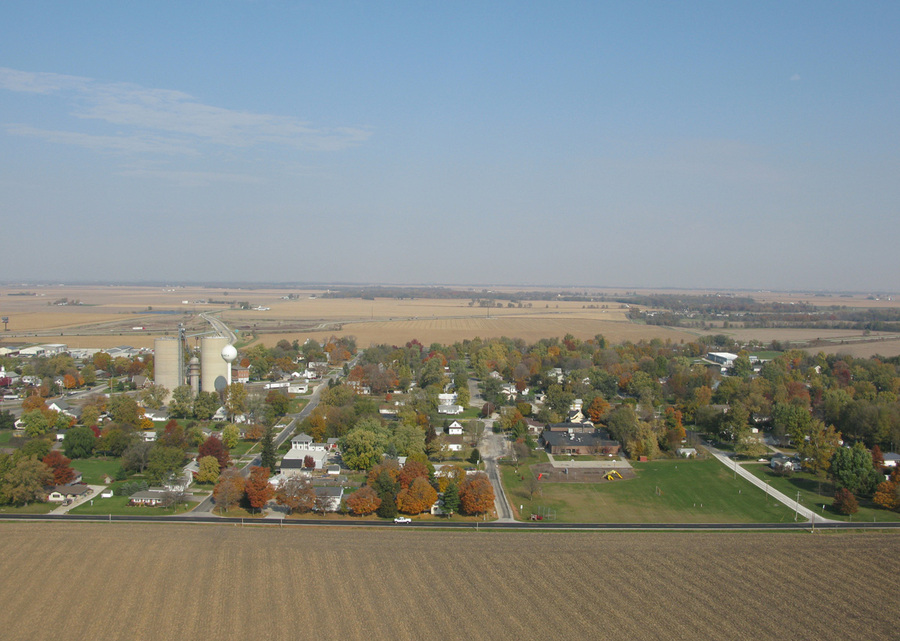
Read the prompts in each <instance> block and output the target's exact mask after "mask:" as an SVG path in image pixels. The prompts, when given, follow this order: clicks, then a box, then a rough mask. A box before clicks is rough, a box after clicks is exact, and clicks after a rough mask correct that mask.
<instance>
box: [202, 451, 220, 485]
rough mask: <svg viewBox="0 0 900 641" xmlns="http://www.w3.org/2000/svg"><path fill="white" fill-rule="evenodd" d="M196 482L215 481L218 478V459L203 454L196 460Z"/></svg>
mask: <svg viewBox="0 0 900 641" xmlns="http://www.w3.org/2000/svg"><path fill="white" fill-rule="evenodd" d="M197 463H198V465H199V466H200V470H199V471H198V472H197V482H198V483H215V482H216V481H218V480H219V461H218V460H217V459H216V457H215V456H204V457H202V458H201V459H200V460H199V461H198V462H197Z"/></svg>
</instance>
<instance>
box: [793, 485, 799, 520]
mask: <svg viewBox="0 0 900 641" xmlns="http://www.w3.org/2000/svg"><path fill="white" fill-rule="evenodd" d="M798 514H800V490H797V509H796V510H794V523H796V522H797V515H798Z"/></svg>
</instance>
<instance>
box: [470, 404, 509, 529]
mask: <svg viewBox="0 0 900 641" xmlns="http://www.w3.org/2000/svg"><path fill="white" fill-rule="evenodd" d="M508 450H509V442H508V441H507V440H506V437H505V436H504V435H503V434H494V430H493V421H491V420H487V421H485V428H484V434H482V435H481V440H480V441H479V442H478V451H479V452H481V460H483V461H484V468H485V472H487V476H488V478H489V479H490V480H491V485H493V486H494V506H495V509H496V510H497V521H498V522H501V523H509V522H513V521H514V519H513V511H512V508H510V505H509V501H508V500H507V498H506V493H505V492H504V491H503V483H501V482H500V466H499V464H498V463H497V459H499V458H503V457H504V456H506V454H507V451H508Z"/></svg>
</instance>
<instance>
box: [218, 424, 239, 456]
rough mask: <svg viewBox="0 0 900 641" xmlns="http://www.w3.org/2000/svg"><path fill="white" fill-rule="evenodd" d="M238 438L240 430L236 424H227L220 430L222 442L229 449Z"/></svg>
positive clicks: (236, 442) (232, 447)
mask: <svg viewBox="0 0 900 641" xmlns="http://www.w3.org/2000/svg"><path fill="white" fill-rule="evenodd" d="M240 440H241V431H240V430H239V429H238V426H237V425H231V424H229V425H226V426H225V428H224V429H223V430H222V442H223V443H225V447H227V448H228V449H229V450H231V449H234V447H235V446H236V445H237V444H238V442H239V441H240Z"/></svg>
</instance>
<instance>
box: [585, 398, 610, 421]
mask: <svg viewBox="0 0 900 641" xmlns="http://www.w3.org/2000/svg"><path fill="white" fill-rule="evenodd" d="M608 411H609V403H607V402H606V399H604V398H603V397H602V396H599V395H597V396H595V397H594V400H592V401H591V404H590V405H588V408H587V415H588V418H590V419H591V423H599V422H600V421H601V420H602V419H603V416H604V415H605V414H606V412H608Z"/></svg>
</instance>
